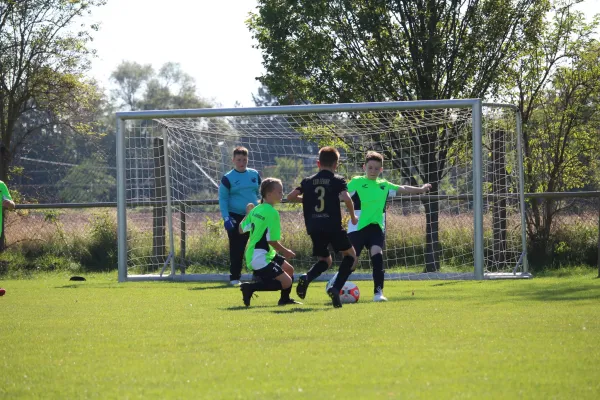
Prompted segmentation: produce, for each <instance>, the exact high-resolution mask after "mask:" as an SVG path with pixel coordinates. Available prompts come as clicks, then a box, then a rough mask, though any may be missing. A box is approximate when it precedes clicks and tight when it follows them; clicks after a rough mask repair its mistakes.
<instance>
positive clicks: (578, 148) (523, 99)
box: [501, 0, 600, 259]
mask: <svg viewBox="0 0 600 400" xmlns="http://www.w3.org/2000/svg"><path fill="white" fill-rule="evenodd" d="M579 2H580V1H575V0H556V1H554V2H553V5H552V12H551V13H550V14H549V16H548V19H547V21H546V23H545V24H543V26H542V29H541V30H540V31H539V32H538V35H537V37H536V38H535V40H534V41H532V42H529V43H526V44H524V45H523V46H522V47H521V51H520V53H519V55H518V57H516V58H515V59H514V60H513V63H512V64H511V65H510V68H509V69H508V70H507V71H508V74H507V75H506V76H507V81H506V83H505V90H504V91H502V92H501V95H502V96H503V98H505V99H506V100H507V101H509V102H511V103H514V104H517V105H518V107H519V110H520V112H521V115H522V119H523V138H524V140H523V143H524V145H523V147H524V158H525V191H526V192H563V191H569V190H573V189H581V188H583V187H585V186H586V185H587V184H590V183H592V181H593V175H594V173H595V171H597V168H598V157H599V155H600V142H599V140H598V137H599V132H600V67H599V65H600V42H598V40H597V39H596V35H597V34H598V33H600V32H599V28H600V15H599V16H596V18H594V19H592V20H591V22H586V16H585V15H583V14H582V13H581V12H577V11H575V10H574V9H573V5H574V4H576V3H579ZM563 208H564V205H563V204H562V203H561V202H557V201H556V200H553V199H545V200H531V201H529V204H528V209H527V232H528V236H529V239H530V241H531V243H532V244H533V250H534V252H535V253H536V254H537V255H539V256H540V257H538V258H539V259H542V258H543V256H546V255H548V253H549V252H550V251H551V249H550V247H551V243H550V239H551V238H550V236H551V232H552V227H553V222H554V220H555V218H556V216H557V214H558V213H560V212H561V210H562V209H563Z"/></svg>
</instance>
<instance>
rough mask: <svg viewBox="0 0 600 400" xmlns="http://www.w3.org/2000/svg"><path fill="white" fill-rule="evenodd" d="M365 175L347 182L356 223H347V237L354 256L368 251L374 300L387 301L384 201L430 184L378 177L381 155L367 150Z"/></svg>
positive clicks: (426, 188)
mask: <svg viewBox="0 0 600 400" xmlns="http://www.w3.org/2000/svg"><path fill="white" fill-rule="evenodd" d="M363 168H364V170H365V175H364V176H355V177H353V178H352V180H351V181H350V182H349V183H348V193H349V194H350V196H351V197H352V201H353V202H354V210H355V211H354V212H355V214H356V216H357V217H358V224H353V223H352V221H350V222H349V223H348V237H349V238H350V242H351V243H352V246H354V249H355V250H356V256H357V257H359V256H360V253H361V251H362V249H363V248H368V249H369V251H370V256H371V264H372V266H373V283H374V296H373V301H387V298H386V297H385V296H384V295H383V281H384V269H383V243H384V238H385V208H386V202H387V198H388V197H389V196H395V195H396V194H397V193H408V194H421V193H426V192H428V191H429V189H431V185H430V184H429V183H426V184H424V185H423V186H419V187H417V186H408V185H395V184H393V183H391V182H388V181H387V180H385V179H383V178H380V177H379V175H380V174H381V172H382V171H383V156H382V155H381V154H379V153H377V152H374V151H369V152H368V153H367V155H366V157H365V164H364V165H363Z"/></svg>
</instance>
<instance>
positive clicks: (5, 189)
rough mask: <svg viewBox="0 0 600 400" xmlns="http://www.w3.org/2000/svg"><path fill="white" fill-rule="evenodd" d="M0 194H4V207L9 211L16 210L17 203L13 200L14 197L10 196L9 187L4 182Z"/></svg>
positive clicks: (0, 183) (0, 184) (0, 187)
mask: <svg viewBox="0 0 600 400" xmlns="http://www.w3.org/2000/svg"><path fill="white" fill-rule="evenodd" d="M0 192H1V193H2V207H5V208H8V209H9V210H14V208H15V202H14V201H13V200H12V197H11V196H10V193H9V191H8V187H7V186H6V184H5V183H4V182H2V181H0Z"/></svg>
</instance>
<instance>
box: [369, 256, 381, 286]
mask: <svg viewBox="0 0 600 400" xmlns="http://www.w3.org/2000/svg"><path fill="white" fill-rule="evenodd" d="M371 262H372V263H373V283H374V289H373V292H374V293H377V292H378V291H382V290H383V254H381V253H378V254H375V255H374V256H371Z"/></svg>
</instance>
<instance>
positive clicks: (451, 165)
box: [116, 99, 530, 281]
mask: <svg viewBox="0 0 600 400" xmlns="http://www.w3.org/2000/svg"><path fill="white" fill-rule="evenodd" d="M116 118H117V205H118V210H117V219H118V252H119V253H118V262H119V266H118V267H119V281H130V280H195V281H219V280H222V281H227V280H228V273H227V272H228V269H229V260H228V242H227V235H226V234H225V230H224V229H223V226H222V222H221V217H220V213H219V209H218V185H219V182H220V179H221V177H222V175H223V174H224V173H226V172H227V171H229V170H230V169H231V168H232V166H231V157H232V150H233V148H234V147H235V146H237V145H242V146H244V147H246V148H248V150H249V165H248V167H249V168H254V169H256V170H258V171H259V172H260V174H261V176H262V177H263V178H265V177H267V176H274V177H277V178H280V179H282V181H283V183H284V191H285V192H289V190H291V189H293V188H294V187H295V186H294V185H296V184H297V183H298V182H299V179H301V178H302V177H304V176H308V175H311V174H312V173H314V172H315V169H316V158H317V152H318V149H319V147H321V146H323V145H334V146H335V147H337V148H338V149H339V150H340V152H341V162H340V167H339V168H338V173H340V174H341V175H344V176H345V177H346V179H347V180H348V181H349V180H350V179H351V178H352V176H357V175H362V174H363V172H362V164H363V162H364V155H365V153H366V151H368V150H375V151H378V152H380V153H382V154H383V155H384V158H385V161H384V172H383V175H382V176H383V177H384V178H385V179H387V180H389V181H391V182H393V183H397V184H408V185H420V184H424V183H430V184H432V185H433V191H432V192H431V193H430V194H427V195H421V196H415V195H413V196H407V195H403V196H398V197H393V198H390V199H389V201H388V207H387V212H386V243H385V248H384V260H385V265H386V270H387V272H386V279H409V280H410V279H478V280H480V279H497V278H528V277H530V274H529V273H528V265H527V254H526V236H525V235H526V233H525V213H524V210H525V199H524V193H523V187H524V186H523V180H524V176H523V175H524V174H523V161H522V151H521V150H522V149H521V146H522V143H521V122H520V115H519V113H518V110H517V109H516V108H515V107H514V106H511V105H504V104H484V103H482V101H481V100H480V99H464V100H424V101H403V102H382V103H350V104H323V105H296V106H275V107H255V108H227V109H218V108H214V109H213V108H211V109H197V110H160V111H158V110H157V111H129V112H118V113H117V114H116ZM342 208H343V207H342ZM279 210H280V213H281V219H282V233H283V242H284V243H286V245H288V246H289V247H291V248H292V249H294V250H297V251H296V252H297V254H298V257H297V258H295V259H294V260H292V264H293V265H294V267H295V268H296V270H306V269H308V268H309V267H310V265H311V264H312V263H313V262H314V257H312V256H311V252H310V250H311V249H310V239H309V238H308V236H307V235H306V233H305V229H304V223H303V219H302V212H301V209H300V208H299V206H298V205H290V204H282V205H281V206H280V207H279ZM345 218H347V216H346V217H345ZM363 253H366V252H363ZM334 257H335V255H334ZM361 259H363V260H362V261H361V263H360V265H359V269H358V270H357V271H356V272H355V273H354V274H353V275H352V276H351V278H350V279H352V280H360V279H369V280H370V279H371V275H370V271H369V269H368V268H369V263H368V259H367V258H365V256H364V255H363V256H361ZM329 272H332V273H334V272H335V271H329ZM330 275H331V274H330ZM330 275H328V276H324V277H323V279H327V278H328V277H329V276H330ZM243 278H246V279H249V276H247V275H246V276H244V277H243Z"/></svg>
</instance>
